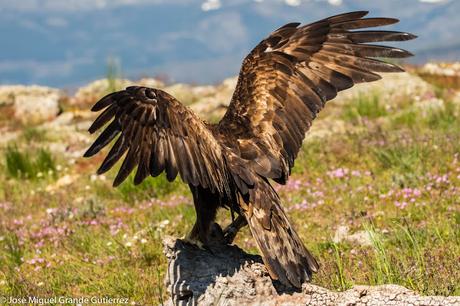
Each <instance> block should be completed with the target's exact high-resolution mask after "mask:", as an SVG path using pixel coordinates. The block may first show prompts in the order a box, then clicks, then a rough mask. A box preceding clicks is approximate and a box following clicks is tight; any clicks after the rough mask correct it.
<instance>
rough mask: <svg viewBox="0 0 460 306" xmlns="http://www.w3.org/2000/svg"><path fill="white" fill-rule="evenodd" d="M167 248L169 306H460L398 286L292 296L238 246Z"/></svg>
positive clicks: (168, 244)
mask: <svg viewBox="0 0 460 306" xmlns="http://www.w3.org/2000/svg"><path fill="white" fill-rule="evenodd" d="M163 243H164V252H165V255H166V257H167V259H168V271H167V274H166V279H165V282H166V287H167V290H168V292H169V294H170V296H171V298H170V299H169V301H167V302H166V305H321V306H323V305H357V306H358V305H369V306H370V305H382V306H383V305H413V306H415V305H427V306H428V305H443V306H444V305H460V297H443V296H420V295H417V294H416V293H415V292H413V291H411V290H408V289H406V288H404V287H401V286H397V285H383V286H354V287H353V288H352V289H349V290H347V291H345V292H334V291H330V290H328V289H325V288H322V287H319V286H315V285H312V284H304V286H303V287H302V290H299V292H293V291H289V290H288V289H287V288H284V287H283V285H282V284H280V283H278V282H273V281H272V280H271V279H270V277H269V275H268V272H267V271H266V269H265V267H264V265H263V263H262V259H261V258H260V256H255V255H250V254H247V253H245V252H244V251H243V250H241V249H240V248H238V247H236V246H222V245H220V246H212V247H211V248H210V250H209V251H207V250H200V249H198V248H196V247H193V246H191V245H188V244H186V243H183V242H182V241H180V240H176V239H174V238H172V237H167V238H165V239H164V241H163Z"/></svg>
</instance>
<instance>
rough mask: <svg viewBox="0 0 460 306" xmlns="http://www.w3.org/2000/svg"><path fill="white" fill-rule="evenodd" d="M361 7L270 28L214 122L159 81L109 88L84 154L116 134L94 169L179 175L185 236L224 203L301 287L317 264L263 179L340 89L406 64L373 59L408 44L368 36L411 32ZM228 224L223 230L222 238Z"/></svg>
mask: <svg viewBox="0 0 460 306" xmlns="http://www.w3.org/2000/svg"><path fill="white" fill-rule="evenodd" d="M366 14H367V12H351V13H346V14H341V15H337V16H333V17H329V18H326V19H323V20H320V21H317V22H314V23H311V24H308V25H302V26H301V25H300V24H299V23H290V24H287V25H285V26H283V27H281V28H279V29H278V30H276V31H274V32H273V33H272V34H271V35H270V36H269V37H268V38H266V39H264V40H263V41H262V42H260V43H259V44H258V45H257V46H256V47H255V48H254V49H253V50H252V51H251V53H249V55H248V56H247V57H246V58H245V59H244V61H243V65H242V68H241V71H240V75H239V78H238V83H237V86H236V89H235V92H234V94H233V97H232V101H231V103H230V106H229V108H228V110H227V112H226V114H225V116H224V117H223V118H222V120H221V121H220V122H219V123H218V124H216V125H211V124H208V123H206V122H204V121H202V120H200V119H199V118H198V117H197V116H196V115H195V114H194V113H193V112H192V111H191V110H190V109H188V108H186V107H185V106H183V105H182V104H181V103H179V102H178V101H177V100H176V99H175V98H174V97H172V96H171V95H169V94H167V93H165V92H164V91H161V90H159V89H152V88H146V87H136V86H133V87H128V88H127V89H126V90H122V91H118V92H115V93H111V94H109V95H107V96H106V97H104V98H102V99H101V100H100V101H99V102H97V103H96V104H95V105H94V107H93V108H92V110H93V111H101V110H103V112H102V113H101V114H100V115H99V117H98V118H97V119H96V120H95V121H94V123H93V125H92V126H91V127H90V129H89V131H90V132H91V133H94V132H95V131H96V130H98V129H100V128H101V127H103V126H105V125H106V124H107V123H109V121H110V123H109V124H108V125H107V126H106V127H105V129H104V131H103V132H102V133H101V134H100V135H99V137H98V138H97V139H96V141H95V142H94V144H93V145H92V146H91V147H90V148H89V149H88V151H87V152H86V153H85V156H87V157H89V156H92V155H94V154H96V153H97V152H99V151H100V150H101V149H102V148H103V147H105V146H106V145H108V144H109V143H110V142H111V141H112V140H114V139H115V138H117V139H116V141H115V143H114V145H113V146H112V148H111V150H110V152H109V153H108V155H107V157H106V158H105V160H104V161H103V163H102V165H101V167H100V168H99V170H98V173H104V172H106V171H107V170H109V169H110V168H111V167H112V166H113V165H114V164H115V163H116V162H117V161H118V160H120V158H121V157H122V156H123V155H124V154H126V157H125V159H124V161H123V163H122V165H121V168H120V170H119V172H118V174H117V176H116V178H115V181H114V186H117V185H119V184H120V183H121V182H122V181H123V180H125V179H126V177H127V176H128V175H129V174H130V173H131V172H132V171H133V170H134V168H136V167H137V171H136V175H135V178H134V182H135V183H136V184H138V183H140V182H142V181H143V180H144V179H145V178H146V177H148V176H149V175H151V176H157V175H159V174H160V173H162V172H165V173H166V177H167V178H168V180H170V181H172V180H174V179H175V177H176V176H177V175H180V177H181V178H182V180H183V181H184V182H185V183H187V184H189V186H190V189H191V191H192V194H193V199H194V203H195V209H196V213H197V222H196V224H195V226H194V227H193V229H192V231H191V233H190V234H189V235H188V237H187V239H188V240H189V241H191V242H194V243H196V244H198V245H206V244H208V243H209V242H210V241H209V239H210V238H209V237H210V230H211V225H212V224H213V222H214V218H215V214H216V211H217V209H218V208H219V207H223V206H227V207H230V208H231V209H233V210H234V211H236V212H237V213H238V214H239V215H240V218H242V219H245V220H246V222H247V224H248V225H249V227H250V230H251V233H252V235H253V236H254V238H255V240H256V242H257V246H258V247H259V250H260V252H261V255H262V257H263V259H264V262H265V264H266V265H267V268H268V270H269V272H270V275H271V276H272V278H274V279H278V280H279V281H281V282H282V283H283V284H286V285H288V286H293V287H300V286H301V284H302V283H303V282H304V281H308V280H310V279H311V275H312V272H316V271H317V270H318V268H319V266H318V263H317V262H316V260H315V259H314V258H313V256H312V255H311V254H310V252H309V251H308V250H307V249H306V248H305V246H304V245H303V243H302V241H301V240H300V238H299V236H298V235H297V233H296V231H295V229H294V228H293V226H292V225H291V224H290V222H289V219H288V218H287V216H286V213H285V212H284V210H283V208H282V206H281V201H280V198H279V196H278V195H277V193H276V191H275V190H274V189H273V188H272V186H271V184H270V182H269V179H273V180H274V181H275V182H277V183H280V184H284V183H285V182H286V181H287V179H288V177H289V175H290V171H291V168H292V167H293V165H294V160H295V158H296V156H297V153H298V151H299V149H300V147H301V145H302V141H303V139H304V137H305V133H306V132H307V130H308V129H309V128H310V126H311V124H312V121H313V119H314V118H315V117H316V115H317V113H318V112H319V111H320V110H321V109H322V108H323V107H324V105H325V103H326V101H329V100H331V99H333V98H334V97H335V96H336V95H337V92H339V91H341V90H344V89H347V88H350V87H352V86H353V85H354V84H357V83H361V82H371V81H376V80H378V79H380V78H381V77H380V75H379V74H377V73H379V72H400V71H403V69H402V68H400V67H398V66H397V65H394V64H391V63H387V62H384V61H381V60H379V59H377V58H382V57H389V58H403V57H407V56H410V55H411V54H410V53H409V52H407V51H405V50H401V49H398V48H393V47H386V46H382V45H373V44H368V43H373V42H384V41H403V40H409V39H413V38H415V36H414V35H412V34H409V33H403V32H392V31H380V30H361V29H364V28H369V27H376V26H384V25H389V24H394V23H396V22H397V21H398V20H396V19H391V18H363V17H364V16H365V15H366ZM238 224H239V225H238V226H240V225H241V222H239V223H238ZM232 230H233V232H235V231H237V230H238V228H236V229H232ZM231 232H232V231H230V230H229V231H228V232H226V233H225V235H226V236H225V237H226V238H228V239H227V241H228V242H231V240H232V239H233V237H234V233H233V234H231Z"/></svg>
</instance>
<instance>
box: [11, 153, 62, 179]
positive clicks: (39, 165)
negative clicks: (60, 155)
mask: <svg viewBox="0 0 460 306" xmlns="http://www.w3.org/2000/svg"><path fill="white" fill-rule="evenodd" d="M4 157H5V165H6V172H7V175H8V176H9V177H12V178H25V179H37V178H41V177H43V176H47V175H49V174H51V175H52V174H54V171H55V170H56V165H55V161H54V158H53V156H52V155H51V153H50V152H49V151H48V150H46V149H39V150H38V151H36V152H28V151H25V150H20V149H19V148H18V147H17V146H16V145H10V146H8V147H7V148H6V150H5V152H4Z"/></svg>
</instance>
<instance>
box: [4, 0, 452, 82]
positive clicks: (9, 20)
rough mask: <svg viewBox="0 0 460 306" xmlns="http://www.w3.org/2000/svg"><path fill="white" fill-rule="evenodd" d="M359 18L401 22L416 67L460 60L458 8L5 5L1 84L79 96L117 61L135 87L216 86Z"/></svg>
mask: <svg viewBox="0 0 460 306" xmlns="http://www.w3.org/2000/svg"><path fill="white" fill-rule="evenodd" d="M351 10H369V11H371V13H370V16H388V17H396V18H399V19H401V23H400V24H399V25H397V26H396V27H393V28H397V29H398V30H404V31H410V32H413V33H415V34H417V35H419V38H418V39H417V40H416V41H413V42H409V43H406V44H404V47H406V48H408V49H409V50H411V51H413V52H415V53H416V54H417V57H416V58H415V59H414V60H415V61H418V62H423V61H425V60H427V59H450V60H456V59H457V60H460V35H458V31H459V29H460V18H458V16H457V15H458V13H459V12H460V1H457V0H444V1H442V0H441V1H439V0H423V1H422V0H386V1H371V0H368V1H366V0H232V1H229V0H228V1H225V0H66V1H62V0H18V1H15V0H0V31H1V34H2V35H1V36H2V47H1V48H0V84H14V83H21V84H41V85H48V86H57V87H64V88H69V89H72V88H75V87H76V86H79V85H81V84H84V83H87V82H89V81H91V80H94V79H97V78H100V77H103V76H104V75H105V74H106V70H107V60H108V58H115V59H116V60H117V61H119V62H120V63H121V67H122V73H123V76H125V77H128V78H132V79H136V78H139V77H142V76H156V75H162V76H167V77H168V78H169V79H170V80H171V81H182V82H195V83H216V82H219V81H221V80H222V79H224V78H226V77H229V76H232V75H235V74H237V73H238V70H239V67H240V63H241V60H242V59H243V58H244V56H245V55H246V54H247V52H249V51H250V50H251V48H252V47H253V46H254V45H255V44H257V42H258V41H260V40H261V39H263V38H264V37H265V36H266V35H267V34H269V33H270V32H271V31H272V30H274V29H275V28H277V27H279V26H281V25H283V24H285V23H287V22H292V21H300V22H304V23H306V22H312V21H314V20H317V19H320V18H324V17H327V16H328V15H331V14H337V13H340V12H346V11H351Z"/></svg>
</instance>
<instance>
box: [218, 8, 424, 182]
mask: <svg viewBox="0 0 460 306" xmlns="http://www.w3.org/2000/svg"><path fill="white" fill-rule="evenodd" d="M366 14H367V12H352V13H346V14H341V15H337V16H333V17H329V18H326V19H323V20H320V21H317V22H315V23H312V24H308V25H303V26H299V24H298V23H290V24H287V25H285V26H283V27H281V28H280V29H278V30H276V31H275V32H273V33H272V34H271V35H270V36H269V37H268V38H266V39H265V40H263V41H262V42H261V43H260V44H259V45H257V46H256V47H255V48H254V49H253V50H252V52H251V53H250V54H249V55H248V56H247V57H246V58H245V60H244V62H243V66H242V68H241V71H240V75H239V78H238V83H237V86H236V89H235V92H234V94H233V97H232V102H231V103H230V106H229V108H228V110H227V113H226V114H225V116H224V117H223V119H222V120H221V121H220V123H219V129H220V131H221V133H222V134H225V135H229V137H235V138H236V139H237V141H238V146H239V147H238V148H237V150H236V151H237V152H239V154H240V155H241V157H242V158H243V159H244V160H247V162H248V164H249V166H251V167H253V168H254V169H255V170H256V172H257V173H258V174H259V175H261V176H264V177H267V178H272V179H274V180H276V181H278V182H280V183H284V182H285V181H286V180H287V177H288V176H289V173H290V169H291V168H292V166H293V165H294V159H295V158H296V156H297V153H298V151H299V149H300V147H301V145H302V141H303V139H304V137H305V132H306V131H307V130H308V129H309V128H310V126H311V123H312V121H313V119H314V118H315V117H316V114H317V113H318V112H319V111H320V110H321V109H322V108H323V107H324V104H325V103H326V101H328V100H331V99H333V98H334V97H335V96H336V95H337V92H338V91H341V90H344V89H347V88H350V87H352V86H353V85H354V84H356V83H360V82H370V81H375V80H378V79H380V78H381V77H380V76H379V75H378V74H377V73H378V72H399V71H403V69H402V68H400V67H398V66H396V65H394V64H391V63H387V62H383V61H381V60H378V59H375V58H380V57H390V58H400V57H407V56H410V55H411V54H410V53H409V52H407V51H405V50H401V49H399V48H393V47H386V46H381V45H374V44H365V43H369V42H382V41H402V40H409V39H413V38H415V36H414V35H412V34H408V33H403V32H392V31H380V30H378V31H377V30H369V31H362V30H358V31H352V30H355V29H361V28H369V27H375V26H383V25H389V24H393V23H396V22H398V20H397V19H391V18H362V17H364V16H365V15H366ZM376 72H377V73H376Z"/></svg>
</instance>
